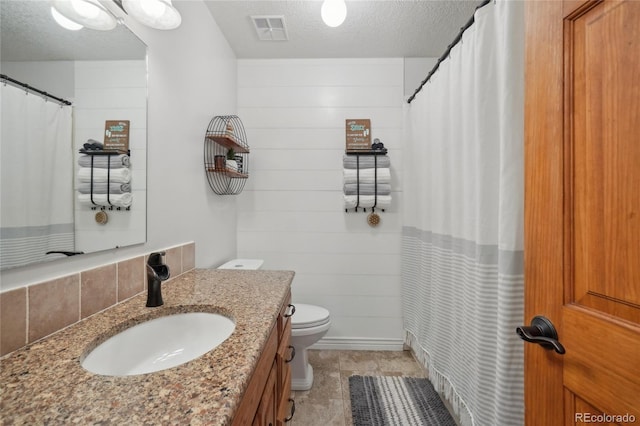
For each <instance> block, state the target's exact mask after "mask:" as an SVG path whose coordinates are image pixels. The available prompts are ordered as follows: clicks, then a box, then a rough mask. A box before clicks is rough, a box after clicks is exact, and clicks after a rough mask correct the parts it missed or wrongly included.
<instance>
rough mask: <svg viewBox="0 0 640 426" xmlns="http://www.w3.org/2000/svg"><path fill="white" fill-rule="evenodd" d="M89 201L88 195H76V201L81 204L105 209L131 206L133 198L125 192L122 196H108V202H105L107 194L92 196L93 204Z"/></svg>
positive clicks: (89, 196)
mask: <svg viewBox="0 0 640 426" xmlns="http://www.w3.org/2000/svg"><path fill="white" fill-rule="evenodd" d="M91 200H92V196H91V195H90V194H78V201H79V202H80V203H81V204H85V205H89V206H94V204H93V203H95V204H97V205H99V206H106V207H109V206H114V207H129V206H131V201H132V200H133V196H132V195H131V193H130V192H125V193H124V194H109V200H108V201H107V194H93V203H92V202H91ZM109 203H111V204H109Z"/></svg>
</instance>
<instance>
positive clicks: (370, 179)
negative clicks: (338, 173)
mask: <svg viewBox="0 0 640 426" xmlns="http://www.w3.org/2000/svg"><path fill="white" fill-rule="evenodd" d="M376 170H377V175H376ZM343 175H344V183H356V182H357V181H358V176H359V177H360V183H374V182H375V180H376V179H377V180H378V183H391V171H390V170H389V169H388V168H386V167H385V168H381V169H364V170H360V174H359V175H358V170H355V169H344V173H343Z"/></svg>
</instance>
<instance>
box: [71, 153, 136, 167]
mask: <svg viewBox="0 0 640 426" xmlns="http://www.w3.org/2000/svg"><path fill="white" fill-rule="evenodd" d="M92 157H93V167H99V168H101V169H106V168H107V167H109V168H111V169H119V168H122V167H129V166H130V164H131V163H130V161H129V156H128V155H126V154H120V155H87V154H80V156H79V157H78V165H79V166H80V167H89V168H91V158H92Z"/></svg>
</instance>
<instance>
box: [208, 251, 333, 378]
mask: <svg viewBox="0 0 640 426" xmlns="http://www.w3.org/2000/svg"><path fill="white" fill-rule="evenodd" d="M263 263H264V261H263V260H262V259H233V260H230V261H228V262H226V263H225V264H223V265H221V266H219V267H218V269H260V268H261V267H262V264H263ZM294 305H295V312H294V314H293V316H292V317H291V345H292V346H293V348H294V350H295V356H294V357H293V360H292V361H291V389H292V390H309V389H311V386H312V385H313V367H311V365H310V364H309V356H308V354H307V349H308V348H309V347H310V346H311V345H313V344H314V343H316V342H318V341H319V340H320V339H322V337H323V336H324V335H325V334H327V331H329V327H330V326H331V320H330V318H329V311H328V310H326V309H325V308H323V307H321V306H315V305H308V304H305V303H295V304H294Z"/></svg>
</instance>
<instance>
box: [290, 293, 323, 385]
mask: <svg viewBox="0 0 640 426" xmlns="http://www.w3.org/2000/svg"><path fill="white" fill-rule="evenodd" d="M294 305H295V307H296V311H295V313H294V314H293V316H292V317H291V345H292V346H293V348H294V349H295V351H296V356H295V357H294V358H293V361H291V389H293V390H309V389H311V386H312V385H313V367H311V364H309V356H308V355H307V349H308V348H309V346H311V345H313V344H314V343H316V342H317V341H318V340H320V339H322V337H323V336H324V335H325V334H327V331H329V327H330V326H331V320H330V319H329V311H328V310H326V309H325V308H323V307H321V306H315V305H307V304H305V303H295V304H294Z"/></svg>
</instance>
